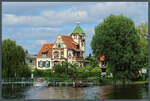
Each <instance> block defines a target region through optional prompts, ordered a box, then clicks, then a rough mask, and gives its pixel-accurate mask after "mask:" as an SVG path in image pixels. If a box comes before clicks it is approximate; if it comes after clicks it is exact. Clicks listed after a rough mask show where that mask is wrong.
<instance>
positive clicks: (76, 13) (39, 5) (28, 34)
mask: <svg viewBox="0 0 150 101" xmlns="http://www.w3.org/2000/svg"><path fill="white" fill-rule="evenodd" d="M110 14H114V15H120V14H123V15H124V16H126V17H128V18H131V19H132V20H133V21H134V23H135V26H138V25H139V24H140V23H142V22H148V3H147V2H2V40H5V39H8V38H9V39H11V40H15V41H16V43H17V45H21V46H22V47H23V48H24V49H25V50H28V52H29V53H30V54H37V53H38V52H39V50H40V48H41V47H42V45H43V44H44V43H54V41H55V39H56V37H57V36H58V35H70V34H71V33H72V31H73V30H74V28H75V27H76V22H77V21H80V26H81V28H82V29H83V31H84V32H85V34H86V56H88V55H89V53H92V49H91V47H90V42H91V40H92V36H93V35H94V28H95V27H96V26H97V25H98V24H100V23H101V22H102V21H103V20H104V19H105V18H106V17H108V16H109V15H110Z"/></svg>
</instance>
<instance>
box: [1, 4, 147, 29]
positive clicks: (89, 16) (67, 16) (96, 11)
mask: <svg viewBox="0 0 150 101" xmlns="http://www.w3.org/2000/svg"><path fill="white" fill-rule="evenodd" d="M54 4H55V5H57V7H58V5H60V4H59V3H54ZM68 4H69V3H68ZM68 4H66V5H68ZM35 5H36V3H35ZM37 5H39V4H37ZM47 5H48V4H45V6H46V7H45V9H44V10H43V11H41V12H39V14H38V15H26V16H25V15H17V14H16V15H15V14H7V13H5V14H4V21H3V24H6V25H9V26H15V25H16V26H17V25H18V26H50V27H52V26H55V27H56V26H57V27H58V26H64V25H72V24H73V23H74V22H76V19H77V14H78V15H79V16H80V21H81V23H82V24H98V23H100V22H102V21H103V19H104V18H105V17H107V16H108V15H110V14H116V15H119V14H124V15H125V16H127V17H132V18H133V20H135V21H136V20H141V19H145V18H146V21H147V18H148V7H147V6H145V5H147V3H142V4H140V3H133V2H128V3H127V2H115V3H114V2H107V3H96V4H91V5H89V3H88V4H87V5H84V4H82V5H81V4H80V5H79V6H76V4H74V3H72V7H70V8H66V9H64V10H62V11H57V10H56V9H55V10H54V9H46V8H47ZM49 5H51V4H50V3H49ZM19 7H20V6H19ZM36 7H37V6H36ZM40 7H41V6H40ZM63 7H65V6H63ZM42 8H43V6H42ZM58 8H59V7H58ZM118 8H119V9H118ZM143 14H145V16H144V18H143V17H140V16H141V15H142V16H143Z"/></svg>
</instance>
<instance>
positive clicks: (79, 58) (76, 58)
mask: <svg viewBox="0 0 150 101" xmlns="http://www.w3.org/2000/svg"><path fill="white" fill-rule="evenodd" d="M72 59H73V60H83V59H84V58H83V57H73V58H72Z"/></svg>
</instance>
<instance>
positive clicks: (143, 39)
mask: <svg viewBox="0 0 150 101" xmlns="http://www.w3.org/2000/svg"><path fill="white" fill-rule="evenodd" d="M136 30H137V33H138V35H139V36H140V41H139V45H140V47H141V53H142V55H143V57H144V65H143V67H142V68H146V69H147V70H148V24H147V22H145V23H141V24H140V25H139V26H138V27H137V28H136ZM146 77H147V78H148V72H147V74H146Z"/></svg>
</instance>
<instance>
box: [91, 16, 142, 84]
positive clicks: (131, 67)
mask: <svg viewBox="0 0 150 101" xmlns="http://www.w3.org/2000/svg"><path fill="white" fill-rule="evenodd" d="M138 42H139V36H138V34H137V32H136V29H135V25H134V22H133V21H132V20H131V19H129V18H127V17H124V16H123V15H119V16H115V15H110V16H109V17H107V18H106V19H104V21H103V22H102V23H101V24H99V25H98V26H96V28H95V35H94V36H93V38H92V42H91V47H92V50H93V54H94V55H95V56H96V57H100V56H102V55H104V56H105V61H106V62H107V63H108V64H109V65H110V66H109V67H110V68H111V72H112V74H113V78H114V79H115V80H121V81H125V80H133V79H137V77H138V76H137V73H138V71H139V69H140V68H141V67H142V65H143V57H142V56H141V55H142V54H141V50H140V46H139V45H138Z"/></svg>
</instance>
